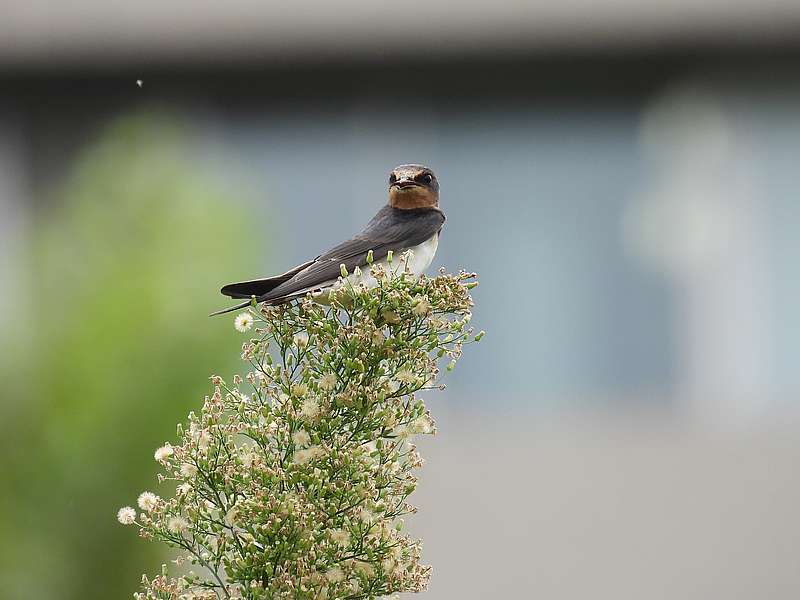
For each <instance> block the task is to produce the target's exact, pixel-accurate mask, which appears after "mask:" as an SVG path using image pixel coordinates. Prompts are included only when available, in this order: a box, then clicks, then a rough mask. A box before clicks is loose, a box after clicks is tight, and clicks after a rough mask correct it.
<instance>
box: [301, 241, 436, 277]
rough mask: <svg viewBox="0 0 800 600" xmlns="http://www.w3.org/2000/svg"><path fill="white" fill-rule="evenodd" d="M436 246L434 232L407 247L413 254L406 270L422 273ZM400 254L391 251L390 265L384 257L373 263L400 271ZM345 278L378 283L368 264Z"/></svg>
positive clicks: (431, 260)
mask: <svg viewBox="0 0 800 600" xmlns="http://www.w3.org/2000/svg"><path fill="white" fill-rule="evenodd" d="M438 247H439V234H438V233H434V234H433V235H432V236H431V237H429V238H428V239H427V240H425V241H424V242H422V243H421V244H419V245H417V246H413V247H412V248H409V249H410V250H411V252H412V253H413V256H412V257H411V259H410V260H409V261H408V270H409V271H410V272H411V273H412V274H414V275H416V276H419V275H422V274H423V273H424V272H425V270H426V269H427V268H428V267H429V266H431V263H432V262H433V257H434V256H436V249H437V248H438ZM401 254H402V253H400V252H395V253H393V258H392V264H391V265H390V264H389V263H388V262H387V261H386V259H385V258H383V259H381V260H378V261H375V264H378V265H381V266H383V268H384V269H386V270H391V271H397V272H400V271H401V269H403V267H404V265H403V263H402V262H401V261H400V255H401ZM347 279H348V281H350V282H351V283H353V284H356V283H365V284H366V285H367V286H368V287H375V286H376V285H377V284H378V282H377V280H376V279H375V278H374V277H373V276H372V274H371V273H370V267H368V266H365V267H364V268H363V269H361V276H360V277H357V276H356V275H355V274H354V273H351V274H350V275H349V276H348V277H347ZM333 285H337V282H336V281H330V282H328V283H325V284H322V285H319V286H315V288H314V289H321V290H325V289H327V288H329V287H331V286H333ZM306 291H312V290H311V289H309V290H306Z"/></svg>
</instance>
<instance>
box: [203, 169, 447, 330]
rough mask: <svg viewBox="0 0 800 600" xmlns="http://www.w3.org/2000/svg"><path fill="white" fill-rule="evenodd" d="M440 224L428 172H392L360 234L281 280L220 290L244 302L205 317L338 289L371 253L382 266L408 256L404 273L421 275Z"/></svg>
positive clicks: (433, 183) (433, 178) (257, 281)
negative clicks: (384, 198)
mask: <svg viewBox="0 0 800 600" xmlns="http://www.w3.org/2000/svg"><path fill="white" fill-rule="evenodd" d="M444 222H445V215H444V212H442V210H441V209H440V208H439V182H438V180H437V179H436V175H435V174H434V173H433V171H432V170H431V169H430V168H428V167H426V166H424V165H417V164H407V165H400V166H398V167H395V168H394V169H392V171H391V172H390V173H389V200H388V202H387V203H386V204H385V205H384V206H383V208H381V209H380V210H379V211H378V213H377V214H376V215H375V216H374V217H373V218H372V220H371V221H369V223H367V225H366V226H365V227H364V229H363V230H362V231H361V232H360V233H358V234H356V235H354V236H353V237H351V238H350V239H348V240H345V241H344V242H342V243H340V244H337V245H336V246H334V247H333V248H331V249H329V250H328V251H326V252H323V253H322V254H319V255H318V256H316V258H312V259H311V260H309V261H307V262H304V263H302V264H299V265H297V266H295V267H292V268H291V269H289V270H288V271H286V272H285V273H281V274H280V275H275V276H273V277H266V278H263V279H253V280H250V281H240V282H237V283H229V284H228V285H225V286H224V287H223V288H222V289H221V290H220V291H221V293H222V294H223V295H225V296H228V297H230V298H234V299H241V298H247V301H246V302H243V303H241V304H237V305H235V306H231V307H228V308H224V309H222V310H218V311H217V312H214V313H212V314H211V315H210V316H212V317H213V316H215V315H221V314H225V313H228V312H232V311H235V310H239V309H241V308H244V307H246V306H249V305H251V304H252V302H253V300H254V299H255V302H256V303H263V304H264V305H266V306H274V305H278V304H283V303H285V302H289V301H291V300H293V299H295V298H300V297H304V296H305V295H306V294H308V293H313V294H319V293H321V292H324V291H326V290H329V289H330V288H332V287H334V286H336V285H337V283H338V281H339V278H340V275H342V265H344V268H345V269H346V270H347V272H348V273H352V272H353V271H354V270H355V268H356V267H359V268H364V267H365V266H366V265H367V255H368V254H369V252H370V251H372V257H371V258H372V260H373V261H374V263H378V264H381V263H382V264H384V265H385V264H386V263H387V262H388V258H389V253H390V252H392V253H398V254H399V253H401V252H404V251H406V250H411V251H413V257H412V258H410V259H409V260H408V264H407V265H406V269H407V270H408V271H410V272H411V273H412V274H414V275H417V276H418V275H421V274H422V273H423V272H424V271H425V270H426V269H427V268H428V267H429V266H430V264H431V262H432V261H433V257H434V255H435V254H436V249H437V248H438V246H439V236H440V234H441V231H442V227H443V225H444ZM372 284H374V279H373V280H372Z"/></svg>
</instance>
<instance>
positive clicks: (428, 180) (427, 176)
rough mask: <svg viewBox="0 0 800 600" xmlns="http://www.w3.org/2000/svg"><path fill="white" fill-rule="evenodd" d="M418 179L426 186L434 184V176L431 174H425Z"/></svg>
mask: <svg viewBox="0 0 800 600" xmlns="http://www.w3.org/2000/svg"><path fill="white" fill-rule="evenodd" d="M416 179H417V181H419V182H420V183H423V184H425V185H430V184H431V182H433V176H432V175H431V174H430V173H423V174H422V175H419V176H417V178H416Z"/></svg>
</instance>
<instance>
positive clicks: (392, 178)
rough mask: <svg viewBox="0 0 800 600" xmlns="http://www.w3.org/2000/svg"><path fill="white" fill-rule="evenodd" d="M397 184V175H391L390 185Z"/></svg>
mask: <svg viewBox="0 0 800 600" xmlns="http://www.w3.org/2000/svg"><path fill="white" fill-rule="evenodd" d="M396 182H397V175H395V174H394V173H392V174H391V175H389V183H396Z"/></svg>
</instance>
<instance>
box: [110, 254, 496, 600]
mask: <svg viewBox="0 0 800 600" xmlns="http://www.w3.org/2000/svg"><path fill="white" fill-rule="evenodd" d="M369 258H370V259H371V257H369ZM390 261H391V257H390ZM407 261H408V256H404V257H403V258H401V260H400V261H399V262H400V263H401V265H405V263H407ZM370 264H371V260H370ZM342 270H343V278H342V279H341V280H340V284H339V286H338V287H337V288H336V289H334V290H333V291H331V292H329V293H327V294H326V295H325V297H324V298H316V299H314V298H312V297H311V296H310V295H309V296H308V297H306V298H305V299H302V300H299V301H297V302H292V303H288V304H284V305H281V306H276V307H261V308H258V307H255V306H253V307H252V308H250V309H249V310H248V311H246V312H243V313H241V314H240V315H238V316H237V317H236V320H235V326H236V328H237V329H238V330H240V331H242V332H245V331H248V330H250V329H251V328H252V327H253V326H254V325H255V329H254V332H255V334H256V335H255V336H254V337H253V338H252V339H250V340H249V341H247V342H245V343H244V344H243V346H242V358H243V359H244V360H245V361H246V362H247V363H249V370H248V372H247V373H246V374H245V376H244V378H242V377H240V376H239V375H235V376H234V377H233V379H232V382H231V384H228V383H226V381H224V380H223V379H222V378H221V377H218V376H213V377H212V378H211V381H212V384H213V386H214V389H213V393H212V395H211V396H208V397H206V399H205V402H204V404H203V407H202V410H201V411H200V413H199V414H195V413H190V414H189V417H188V425H187V426H185V427H184V426H182V425H179V426H178V438H179V441H178V442H177V443H176V444H175V445H172V444H165V445H164V446H163V447H161V448H159V449H158V450H156V453H155V459H156V461H158V462H159V463H160V465H161V467H162V469H163V473H161V474H160V475H159V481H160V482H165V481H168V482H174V484H175V492H174V494H173V495H172V497H169V498H160V497H158V496H156V495H155V494H153V493H152V492H143V493H142V494H141V495H140V496H139V498H138V505H139V508H140V509H141V510H140V511H139V514H138V515H137V511H136V510H134V509H133V508H131V507H124V508H121V509H120V510H119V513H118V514H117V517H118V519H119V521H120V522H121V523H123V524H135V525H136V526H137V527H138V528H139V532H140V535H141V536H142V537H144V538H146V539H157V540H161V541H163V542H166V543H167V544H169V545H170V546H173V547H175V548H177V549H178V550H179V554H178V557H177V559H176V560H175V563H177V564H178V565H179V566H180V565H181V564H183V563H189V565H190V567H189V568H190V569H191V570H188V571H186V570H184V574H182V575H180V576H170V575H169V574H168V572H167V569H166V566H165V567H163V568H162V573H161V574H160V575H158V576H156V577H153V578H152V579H151V578H148V577H147V576H144V577H143V578H142V581H143V591H142V592H140V593H138V594H136V598H137V599H139V600H152V599H156V598H157V599H163V600H205V599H209V600H211V599H214V600H216V599H220V598H249V599H273V598H287V599H288V598H292V599H304V600H305V599H308V600H326V599H330V600H334V599H345V598H347V599H352V600H357V599H362V598H363V599H367V598H376V597H381V596H386V595H389V594H393V593H399V592H417V591H420V590H422V589H424V588H425V587H426V585H427V582H428V578H429V573H430V567H427V566H423V565H421V564H420V542H419V541H417V540H414V539H412V538H411V537H409V536H408V535H407V534H405V533H404V532H403V519H402V517H403V516H404V515H407V514H410V513H413V512H415V511H416V509H415V507H413V506H412V505H410V504H409V503H408V497H409V495H410V494H411V493H412V492H413V491H414V489H415V487H416V483H417V480H416V477H415V475H414V470H415V469H417V468H418V467H420V466H421V465H422V463H423V460H422V458H421V457H420V455H419V453H418V452H417V450H416V447H415V446H414V444H413V443H412V439H413V436H414V435H417V434H433V433H435V431H436V429H435V425H434V422H433V419H432V418H431V416H430V414H429V412H428V411H427V410H426V408H425V405H424V403H423V400H422V399H421V398H420V397H418V395H417V393H418V392H419V391H420V390H424V389H432V388H434V387H436V385H437V384H436V379H437V376H438V369H437V359H440V358H446V359H448V361H449V363H448V369H452V368H453V366H454V365H455V361H456V360H457V359H458V358H459V356H460V355H461V351H462V346H463V344H464V343H468V342H471V341H475V340H478V339H480V337H481V336H482V335H483V332H481V333H479V334H477V335H473V330H472V328H471V327H469V325H468V323H469V321H470V317H471V314H470V308H471V306H472V299H471V297H470V294H469V289H470V288H472V287H474V286H475V285H477V282H476V281H474V280H473V278H474V274H469V273H464V272H461V273H459V274H457V275H445V274H443V273H442V274H440V275H439V276H438V277H435V278H427V277H424V276H423V277H420V278H419V279H418V278H416V277H413V276H411V275H409V274H408V273H406V272H405V268H401V267H399V266H398V268H397V269H395V270H393V269H392V268H391V262H389V264H388V265H385V266H384V265H379V264H374V265H372V264H371V272H370V277H371V278H374V279H372V280H371V281H372V283H374V287H368V286H367V285H366V284H365V283H364V279H363V278H362V276H361V273H360V272H357V273H355V274H354V275H355V276H356V277H355V278H354V277H353V276H350V277H347V276H348V274H347V273H346V272H344V267H342ZM321 300H324V301H325V304H322V303H321Z"/></svg>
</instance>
